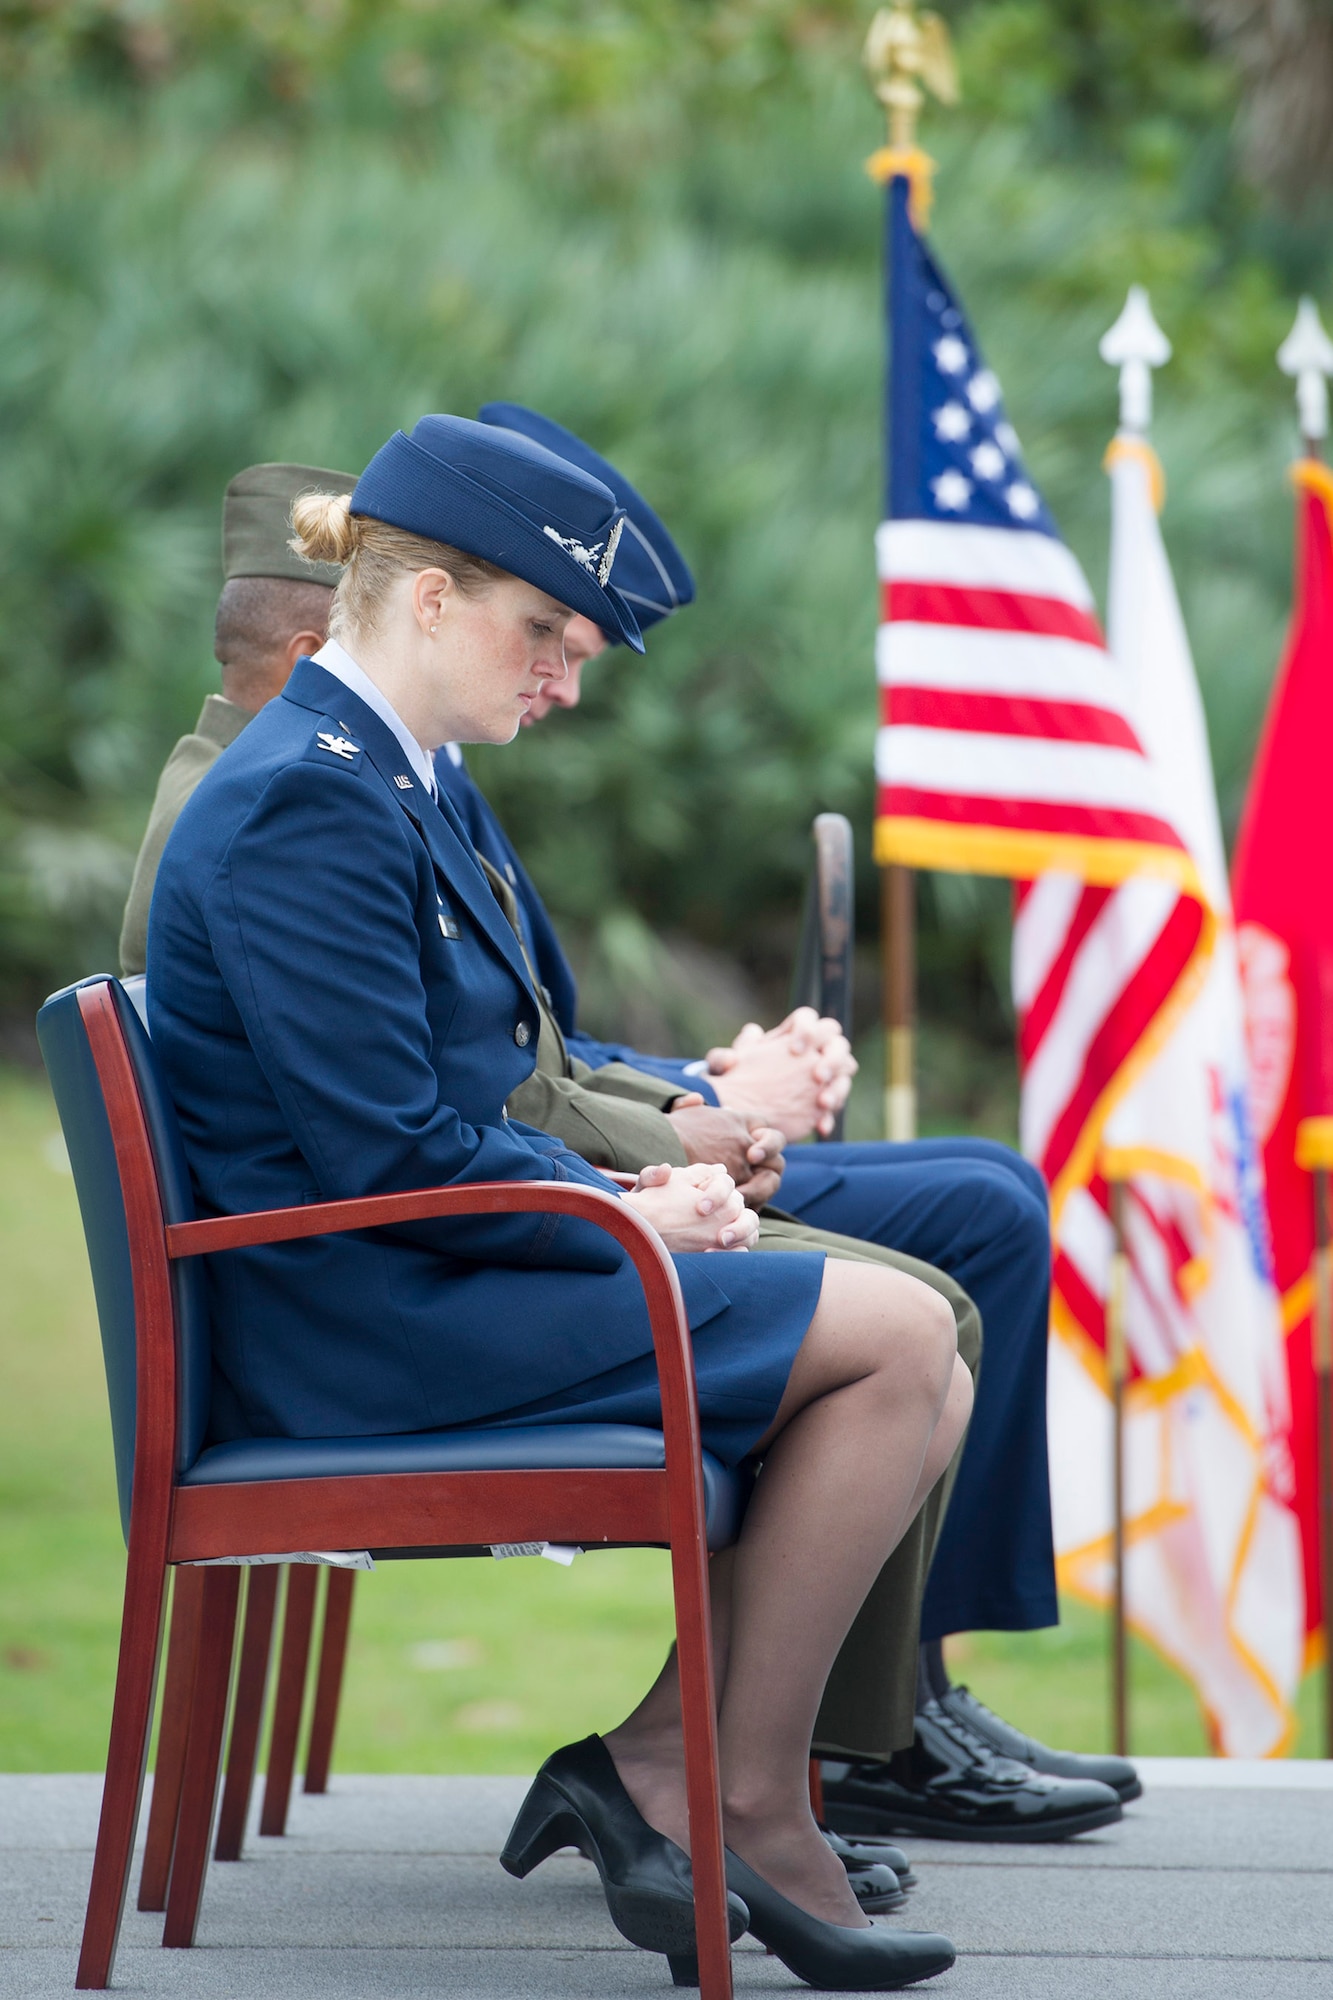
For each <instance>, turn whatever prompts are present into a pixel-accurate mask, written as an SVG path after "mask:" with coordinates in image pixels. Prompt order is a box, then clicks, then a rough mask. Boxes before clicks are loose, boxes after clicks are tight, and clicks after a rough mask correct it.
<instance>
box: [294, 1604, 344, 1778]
mask: <svg viewBox="0 0 1333 2000" xmlns="http://www.w3.org/2000/svg"><path fill="white" fill-rule="evenodd" d="M328 1579H329V1580H328V1585H327V1588H326V1589H325V1592H324V1631H323V1634H322V1636H321V1638H320V1642H319V1677H318V1679H317V1680H316V1682H315V1709H314V1714H313V1716H312V1717H311V1721H310V1742H309V1744H308V1745H307V1746H306V1753H305V1789H306V1791H308V1792H326V1791H327V1790H328V1788H329V1765H330V1763H331V1762H332V1760H333V1732H334V1730H335V1729H336V1728H337V1726H338V1703H339V1701H340V1700H341V1698H342V1691H343V1669H344V1667H345V1665H346V1662H347V1633H348V1629H349V1627H350V1626H351V1622H352V1591H353V1588H354V1586H355V1584H356V1571H355V1570H354V1569H331V1570H330V1571H329V1572H328Z"/></svg>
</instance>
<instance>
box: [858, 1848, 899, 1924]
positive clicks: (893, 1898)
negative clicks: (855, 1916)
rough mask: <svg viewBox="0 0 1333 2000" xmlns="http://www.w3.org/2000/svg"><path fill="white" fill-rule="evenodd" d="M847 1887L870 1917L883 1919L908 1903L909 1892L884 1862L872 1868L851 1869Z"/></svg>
mask: <svg viewBox="0 0 1333 2000" xmlns="http://www.w3.org/2000/svg"><path fill="white" fill-rule="evenodd" d="M847 1886H848V1888H849V1889H850V1890H851V1892H852V1894H853V1895H854V1896H855V1898H856V1900H857V1902H858V1903H859V1904H860V1905H861V1908H862V1910H863V1911H864V1912H865V1914H866V1916H868V1917H882V1916H885V1915H887V1913H888V1912H889V1911H890V1910H901V1908H902V1906H903V1904H904V1903H905V1902H906V1901H907V1891H906V1890H905V1889H904V1888H903V1887H902V1885H901V1884H900V1883H899V1880H898V1877H897V1876H896V1875H895V1874H894V1872H893V1870H892V1868H886V1867H885V1866H884V1863H883V1862H882V1861H877V1862H875V1864H874V1865H873V1867H870V1868H849V1869H848V1870H847Z"/></svg>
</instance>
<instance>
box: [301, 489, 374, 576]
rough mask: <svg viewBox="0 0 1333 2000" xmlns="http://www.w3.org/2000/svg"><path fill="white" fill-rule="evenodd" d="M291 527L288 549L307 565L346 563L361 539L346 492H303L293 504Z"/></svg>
mask: <svg viewBox="0 0 1333 2000" xmlns="http://www.w3.org/2000/svg"><path fill="white" fill-rule="evenodd" d="M292 526H293V527H294V528H295V530H296V533H295V534H294V535H293V536H292V539H291V542H290V543H289V545H288V546H289V547H291V548H293V549H295V551H296V553H297V555H298V556H304V557H305V559H306V561H307V562H318V563H340V564H342V563H349V562H350V561H351V560H352V557H353V556H354V555H355V554H356V550H357V545H358V543H359V542H360V539H361V535H360V529H361V523H360V522H359V521H356V520H353V518H352V502H351V497H350V495H349V494H346V493H303V494H302V495H301V497H300V498H299V499H298V500H296V501H294V502H293V503H292Z"/></svg>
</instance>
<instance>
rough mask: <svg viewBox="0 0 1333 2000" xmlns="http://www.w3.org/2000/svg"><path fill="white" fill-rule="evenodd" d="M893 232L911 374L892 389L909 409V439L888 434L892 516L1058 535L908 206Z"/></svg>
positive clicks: (994, 385) (898, 303)
mask: <svg viewBox="0 0 1333 2000" xmlns="http://www.w3.org/2000/svg"><path fill="white" fill-rule="evenodd" d="M892 232H893V249H892V257H893V273H892V283H893V290H894V292H895V294H896V297H895V309H894V323H895V326H896V327H898V328H902V327H903V325H904V321H905V322H906V328H907V333H908V339H907V341H906V342H905V345H904V352H905V356H906V357H907V358H906V361H905V364H904V365H905V367H906V370H907V373H908V374H910V376H911V377H912V378H914V379H912V380H910V381H908V380H906V379H904V380H903V381H902V382H901V383H900V384H899V385H898V386H899V388H900V389H905V390H907V392H908V393H907V396H906V398H905V399H903V400H900V403H899V407H900V408H902V409H904V411H906V410H910V411H911V412H912V413H913V417H914V421H913V422H912V423H911V425H910V431H911V432H914V433H915V436H912V435H910V434H909V436H908V437H906V438H899V439H898V440H896V441H895V440H894V439H893V437H892V436H891V437H890V449H891V459H890V494H891V506H890V513H891V515H892V516H893V517H894V518H896V519H917V520H920V519H923V518H924V519H926V520H944V521H965V522H968V523H971V524H973V525H976V526H985V527H1005V528H1029V529H1032V528H1035V529H1037V530H1039V531H1040V532H1041V533H1043V534H1047V535H1056V534H1057V532H1058V531H1057V529H1056V526H1055V523H1054V522H1053V521H1052V519H1051V517H1050V514H1049V513H1048V512H1047V509H1046V505H1045V502H1044V501H1043V499H1042V497H1041V494H1040V493H1039V492H1038V491H1037V488H1036V487H1035V486H1034V485H1033V483H1032V481H1031V480H1030V479H1029V477H1028V474H1027V468H1026V466H1025V465H1024V464H1023V454H1022V450H1021V447H1020V445H1019V441H1018V433H1017V431H1016V430H1015V429H1014V427H1013V425H1012V424H1011V423H1010V422H1009V420H1008V418H1007V417H1006V415H1005V411H1004V401H1003V397H1002V395H1001V393H1000V384H999V382H998V380H997V379H996V377H995V375H994V373H993V372H992V370H991V369H989V368H988V367H987V366H986V364H985V362H984V360H983V359H982V356H981V353H980V351H979V349H978V347H977V344H976V341H975V340H974V339H973V337H972V332H971V329H970V328H969V326H968V324H967V320H966V317H965V316H964V313H963V311H962V308H961V307H960V306H959V304H958V302H957V300H956V299H955V298H954V296H953V294H952V292H951V290H950V288H949V284H948V281H947V280H946V279H945V277H944V276H943V274H942V272H941V271H940V269H939V267H938V265H937V264H936V263H935V261H934V259H933V258H932V256H931V254H930V251H929V250H928V249H927V247H926V245H925V243H924V242H923V241H922V239H921V238H920V237H919V236H918V235H917V234H916V231H915V230H914V229H913V228H912V227H911V224H910V222H909V220H908V218H907V215H906V209H905V204H903V205H901V206H899V207H898V209H897V212H896V213H895V215H894V217H893V223H892ZM898 365H899V364H898V360H897V357H895V370H896V369H897V367H898ZM895 442H896V445H897V450H896V451H895V450H894V446H895Z"/></svg>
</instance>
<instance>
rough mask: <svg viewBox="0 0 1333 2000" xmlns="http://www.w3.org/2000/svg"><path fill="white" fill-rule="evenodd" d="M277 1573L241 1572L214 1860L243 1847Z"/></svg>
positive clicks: (235, 1857) (232, 1856) (236, 1856)
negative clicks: (237, 1655)
mask: <svg viewBox="0 0 1333 2000" xmlns="http://www.w3.org/2000/svg"><path fill="white" fill-rule="evenodd" d="M279 1568H280V1565H279V1564H277V1563H263V1564H261V1565H260V1566H259V1567H258V1568H256V1569H251V1570H249V1571H247V1578H248V1581H247V1583H246V1586H245V1625H244V1627H243V1629H242V1636H241V1664H240V1666H239V1668H238V1669H237V1672H236V1694H235V1697H234V1698H233V1701H232V1707H231V1743H230V1745H229V1747H228V1750H227V1776H226V1781H225V1783H224V1784H223V1787H222V1809H221V1811H220V1812H219V1814H218V1837H217V1843H216V1845H215V1846H214V1849H213V1859H214V1860H215V1861H239V1860H240V1858H241V1848H242V1846H243V1845H244V1842H245V1822H246V1820H247V1819H248V1817H249V1814H250V1792H251V1789H252V1787H253V1785H254V1781H255V1758H256V1756H257V1754H258V1751H259V1731H260V1729H261V1727H262V1725H263V1721H264V1694H265V1690H266V1689H267V1686H268V1663H269V1655H270V1654H271V1652H272V1650H273V1613H274V1609H275V1607H276V1604H277V1600H278V1571H279Z"/></svg>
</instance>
